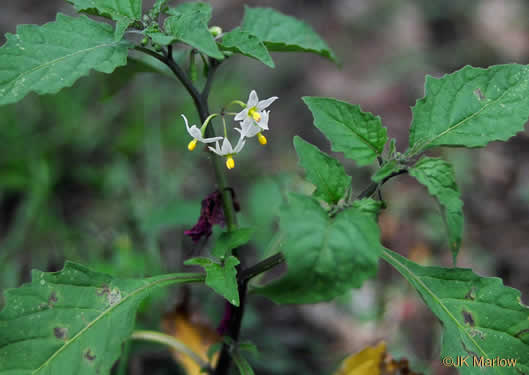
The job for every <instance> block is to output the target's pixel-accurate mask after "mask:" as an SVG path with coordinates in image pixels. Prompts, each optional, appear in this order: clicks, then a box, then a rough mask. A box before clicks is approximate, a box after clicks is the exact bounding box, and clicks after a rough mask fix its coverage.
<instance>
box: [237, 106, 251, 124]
mask: <svg viewBox="0 0 529 375" xmlns="http://www.w3.org/2000/svg"><path fill="white" fill-rule="evenodd" d="M249 110H250V108H245V109H243V110H242V111H240V112H239V113H237V114H236V115H235V117H234V118H233V119H234V120H235V121H241V120H244V119H245V118H247V117H248V111H249Z"/></svg>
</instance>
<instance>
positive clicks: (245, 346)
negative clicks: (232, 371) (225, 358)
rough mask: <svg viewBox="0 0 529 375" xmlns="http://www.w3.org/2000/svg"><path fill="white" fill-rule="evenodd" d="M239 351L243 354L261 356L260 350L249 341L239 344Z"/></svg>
mask: <svg viewBox="0 0 529 375" xmlns="http://www.w3.org/2000/svg"><path fill="white" fill-rule="evenodd" d="M237 350H239V351H241V352H248V353H252V354H259V349H257V346H256V345H255V344H254V343H253V342H251V341H248V340H245V341H240V342H238V343H237Z"/></svg>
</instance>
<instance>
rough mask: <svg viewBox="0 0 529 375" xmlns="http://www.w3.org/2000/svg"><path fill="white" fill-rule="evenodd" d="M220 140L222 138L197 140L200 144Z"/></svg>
mask: <svg viewBox="0 0 529 375" xmlns="http://www.w3.org/2000/svg"><path fill="white" fill-rule="evenodd" d="M222 138H223V137H212V138H202V139H199V141H200V142H202V143H213V142H217V141H220V140H221V139H222Z"/></svg>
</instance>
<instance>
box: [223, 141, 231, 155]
mask: <svg viewBox="0 0 529 375" xmlns="http://www.w3.org/2000/svg"><path fill="white" fill-rule="evenodd" d="M228 154H233V148H232V147H231V143H230V141H229V139H228V138H224V142H222V149H221V155H228Z"/></svg>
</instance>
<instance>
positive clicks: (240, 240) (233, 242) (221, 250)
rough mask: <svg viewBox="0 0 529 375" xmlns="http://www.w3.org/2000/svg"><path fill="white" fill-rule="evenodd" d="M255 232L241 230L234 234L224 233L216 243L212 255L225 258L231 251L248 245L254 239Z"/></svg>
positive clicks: (249, 229)
mask: <svg viewBox="0 0 529 375" xmlns="http://www.w3.org/2000/svg"><path fill="white" fill-rule="evenodd" d="M253 232H254V230H253V229H252V228H239V229H236V230H234V231H232V232H222V233H221V235H220V236H219V238H218V239H217V241H215V247H214V248H213V249H212V250H211V254H212V255H214V256H216V257H219V258H220V257H223V256H225V255H226V254H228V253H229V252H230V251H231V250H233V249H236V248H238V247H240V246H242V245H244V244H246V243H248V242H249V241H250V240H251V239H252V236H253Z"/></svg>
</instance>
